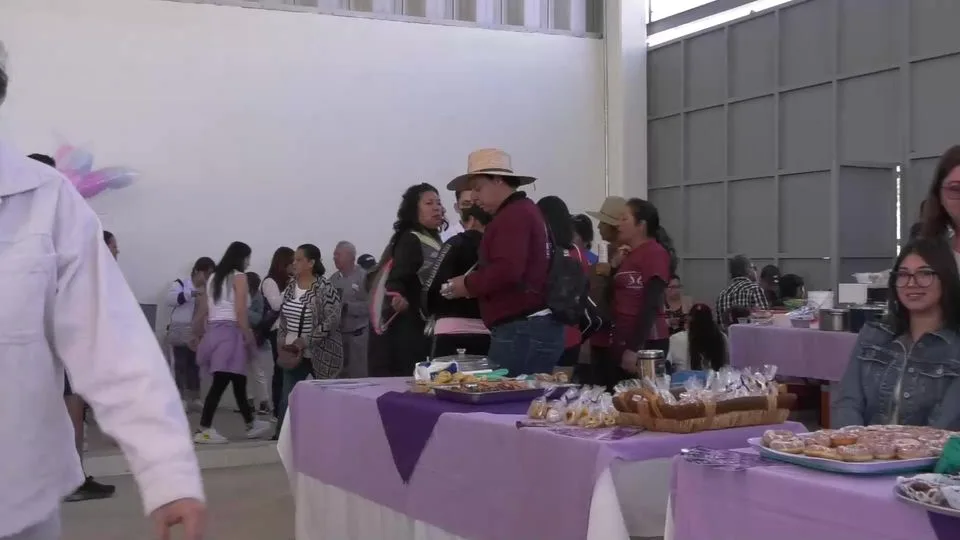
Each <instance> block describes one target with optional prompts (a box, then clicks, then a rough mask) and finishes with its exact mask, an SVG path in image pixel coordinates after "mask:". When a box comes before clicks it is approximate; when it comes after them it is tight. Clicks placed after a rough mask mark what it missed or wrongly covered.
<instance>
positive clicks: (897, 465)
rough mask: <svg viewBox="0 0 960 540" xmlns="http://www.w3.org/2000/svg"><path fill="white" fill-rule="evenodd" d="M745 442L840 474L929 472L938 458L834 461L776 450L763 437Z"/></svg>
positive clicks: (791, 460) (768, 453) (773, 456)
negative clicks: (856, 461) (767, 445)
mask: <svg viewBox="0 0 960 540" xmlns="http://www.w3.org/2000/svg"><path fill="white" fill-rule="evenodd" d="M747 444H749V445H750V446H752V447H754V448H756V449H757V451H758V452H760V455H761V456H763V457H765V458H769V459H775V460H777V461H784V462H786V463H790V464H793V465H798V466H800V467H806V468H808V469H816V470H818V471H826V472H833V473H841V474H857V475H872V474H876V475H880V474H901V473H912V472H929V471H932V470H933V468H934V467H935V466H936V464H937V459H938V458H919V459H894V460H883V461H868V462H866V463H852V462H848V461H836V460H833V459H824V458H815V457H810V456H805V455H803V454H800V455H797V454H788V453H786V452H779V451H777V450H771V449H770V448H767V447H766V446H764V445H763V439H761V438H760V437H752V438H750V439H747Z"/></svg>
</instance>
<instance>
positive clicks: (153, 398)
mask: <svg viewBox="0 0 960 540" xmlns="http://www.w3.org/2000/svg"><path fill="white" fill-rule="evenodd" d="M0 365H2V375H0V448H2V449H3V459H0V481H2V484H3V485H4V486H6V489H3V490H0V538H2V537H6V536H9V535H13V534H15V533H17V532H19V531H21V530H23V529H24V528H26V527H29V526H31V525H34V524H36V523H38V522H40V521H42V520H44V519H45V518H47V517H48V516H49V515H50V514H51V513H52V512H53V511H54V510H55V509H56V508H57V507H58V505H59V504H60V500H61V498H62V497H64V496H66V495H68V494H69V493H71V492H72V491H73V490H74V489H76V487H77V486H79V485H80V484H81V483H82V481H83V474H82V472H81V468H80V460H79V457H78V456H77V451H76V449H75V447H74V441H73V429H72V428H71V426H70V421H69V419H68V417H67V411H66V407H65V406H64V403H63V370H64V367H66V370H67V372H69V374H70V382H71V385H72V386H73V389H74V391H76V392H77V393H78V394H80V395H81V396H83V398H84V399H85V400H86V401H87V402H88V403H89V404H90V406H91V407H93V410H94V412H95V413H96V415H97V420H98V421H99V423H100V426H101V427H102V428H103V430H104V431H105V432H106V433H108V434H109V435H110V436H112V437H113V438H114V439H116V441H117V442H118V443H119V444H120V448H121V449H122V450H123V453H124V455H125V456H126V457H127V460H128V462H129V465H130V470H131V471H132V472H133V475H134V478H135V479H136V481H137V484H138V486H139V487H140V494H141V496H142V498H143V503H144V506H145V507H146V511H147V513H150V512H152V511H153V510H154V509H156V508H157V507H159V506H162V505H164V504H166V503H169V502H171V501H174V500H177V499H181V498H185V497H192V498H196V499H200V500H203V486H202V484H201V480H200V472H199V468H198V467H197V459H196V455H195V454H194V450H193V444H192V443H191V440H190V431H189V427H188V425H187V419H186V417H185V415H184V412H183V408H182V406H181V404H180V398H179V395H178V394H177V390H176V388H175V386H174V384H173V380H172V379H171V377H170V370H169V369H168V368H167V365H166V363H165V362H164V358H163V354H162V353H161V351H160V347H159V344H158V343H157V339H156V337H154V334H153V331H152V330H151V329H150V327H149V325H148V323H147V321H146V319H145V318H144V316H143V311H141V309H140V306H139V304H138V303H137V300H136V299H135V298H134V296H133V293H131V291H130V288H129V287H128V286H127V284H126V281H125V280H124V278H123V275H122V274H121V273H120V269H119V267H118V266H117V264H116V261H114V259H113V257H112V256H111V255H110V252H109V251H108V250H107V247H106V246H105V245H104V242H103V232H102V230H101V228H100V222H99V221H98V220H97V217H96V215H95V214H94V212H93V211H92V210H91V209H90V207H89V206H88V205H87V203H86V202H85V201H84V200H83V199H82V198H81V197H80V195H79V194H78V193H77V191H76V189H74V188H73V186H71V185H70V184H69V183H68V182H66V180H64V178H63V177H62V176H60V175H59V174H58V173H57V172H56V171H55V170H53V169H51V168H50V167H47V166H46V165H44V164H42V163H39V162H36V161H33V160H31V159H29V158H26V157H24V156H23V154H21V153H19V152H17V151H16V150H15V149H14V148H13V147H11V146H8V145H5V144H3V143H2V142H0Z"/></svg>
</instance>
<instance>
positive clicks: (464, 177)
mask: <svg viewBox="0 0 960 540" xmlns="http://www.w3.org/2000/svg"><path fill="white" fill-rule="evenodd" d="M481 174H485V175H490V176H509V177H510V178H513V179H514V180H515V181H516V182H517V184H519V185H521V186H525V185H527V184H532V183H534V182H536V180H537V179H536V178H534V177H532V176H523V175H520V174H517V173H515V172H513V166H512V165H511V164H510V154H508V153H506V152H504V151H503V150H500V149H498V148H484V149H483V150H474V151H473V152H470V155H469V156H468V157H467V174H461V175H460V176H458V177H456V178H454V179H453V180H451V181H450V183H449V184H447V189H449V190H450V191H461V190H464V189H467V188H468V187H469V180H470V178H471V177H472V176H476V175H481Z"/></svg>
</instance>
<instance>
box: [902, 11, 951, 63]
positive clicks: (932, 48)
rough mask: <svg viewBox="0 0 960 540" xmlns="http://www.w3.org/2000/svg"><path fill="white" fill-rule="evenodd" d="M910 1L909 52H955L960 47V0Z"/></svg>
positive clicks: (912, 54) (915, 53)
mask: <svg viewBox="0 0 960 540" xmlns="http://www.w3.org/2000/svg"><path fill="white" fill-rule="evenodd" d="M905 3H908V4H909V5H910V16H909V21H910V56H911V57H918V56H932V55H937V54H952V53H955V52H957V51H960V32H957V21H960V2H958V1H957V0H912V1H910V2H905Z"/></svg>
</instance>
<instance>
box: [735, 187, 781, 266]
mask: <svg viewBox="0 0 960 540" xmlns="http://www.w3.org/2000/svg"><path fill="white" fill-rule="evenodd" d="M729 190H730V194H729V197H730V204H729V207H730V208H729V212H728V216H727V219H728V222H727V223H728V224H729V229H728V237H729V247H730V252H731V253H750V254H752V255H754V256H758V255H772V254H775V253H776V252H777V193H776V185H775V184H774V180H773V178H757V179H753V180H739V181H736V182H730V185H729Z"/></svg>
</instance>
